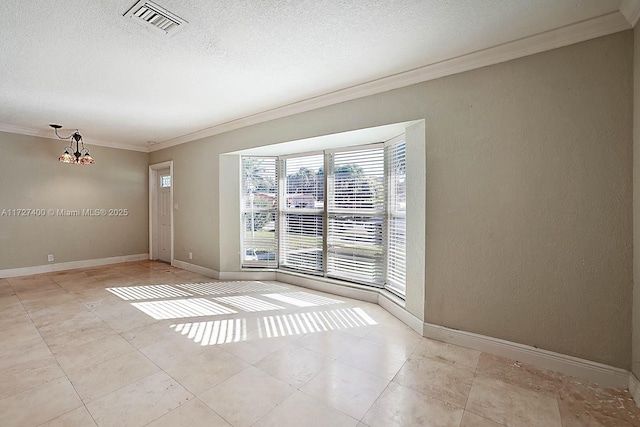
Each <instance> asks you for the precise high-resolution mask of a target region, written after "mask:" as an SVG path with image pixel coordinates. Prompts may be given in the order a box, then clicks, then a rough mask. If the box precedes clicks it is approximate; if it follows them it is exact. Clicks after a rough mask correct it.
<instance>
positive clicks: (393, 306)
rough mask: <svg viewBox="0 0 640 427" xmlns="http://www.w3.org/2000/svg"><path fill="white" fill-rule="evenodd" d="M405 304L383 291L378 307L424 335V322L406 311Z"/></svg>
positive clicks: (379, 296)
mask: <svg viewBox="0 0 640 427" xmlns="http://www.w3.org/2000/svg"><path fill="white" fill-rule="evenodd" d="M403 303H404V301H402V300H401V299H400V298H398V297H397V296H395V295H393V294H392V293H391V292H388V291H385V290H381V291H380V293H379V294H378V305H379V306H380V307H382V308H384V309H385V310H387V311H388V312H389V313H391V314H392V315H394V316H395V317H397V318H398V319H399V320H400V321H401V322H402V323H404V324H405V325H407V326H408V327H410V328H411V329H413V330H414V331H416V332H417V333H419V334H420V335H422V333H423V329H424V328H423V323H422V320H420V319H418V318H417V317H416V316H414V315H413V314H411V313H409V312H408V311H407V310H405V308H404V306H403Z"/></svg>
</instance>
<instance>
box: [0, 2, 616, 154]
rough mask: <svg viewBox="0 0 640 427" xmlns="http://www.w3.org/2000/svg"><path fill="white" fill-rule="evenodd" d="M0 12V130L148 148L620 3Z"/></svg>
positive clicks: (79, 5) (202, 5) (66, 7)
mask: <svg viewBox="0 0 640 427" xmlns="http://www.w3.org/2000/svg"><path fill="white" fill-rule="evenodd" d="M133 3H135V0H100V1H97V0H96V1H80V0H57V1H41V0H38V1H36V0H4V1H2V2H0V16H1V17H2V18H3V19H2V21H3V22H2V25H1V26H0V40H2V41H1V44H0V128H4V129H11V128H15V129H18V130H24V131H25V133H28V132H29V131H34V132H35V131H46V130H48V127H47V124H48V123H50V122H57V123H62V124H63V125H65V128H76V127H77V128H80V130H81V131H82V133H83V135H84V136H85V140H86V141H87V143H90V142H91V140H92V138H95V139H96V140H102V141H110V142H115V143H121V144H139V145H143V146H144V145H146V144H147V141H157V142H162V141H166V140H171V139H173V138H178V137H181V136H184V135H186V134H189V133H193V132H196V131H199V130H202V129H204V128H208V127H211V126H215V125H218V124H221V123H225V122H228V121H231V120H235V119H238V118H242V117H246V116H249V115H252V114H256V113H260V112H263V111H266V110H270V109H273V108H277V107H281V106H283V105H287V104H291V103H294V102H297V101H301V100H305V99H309V98H312V97H315V96H318V95H323V94H327V93H330V92H334V91H337V90H341V89H344V88H347V87H351V86H354V85H358V84H361V83H365V82H369V81H372V80H375V79H379V78H381V77H385V76H389V75H393V74H397V73H401V72H404V71H407V70H411V69H415V68H418V67H422V66H425V65H428V64H433V63H436V62H439V61H443V60H446V59H449V58H453V57H457V56H460V55H464V54H467V53H470V52H474V51H477V50H480V49H484V48H488V47H491V46H496V45H499V44H503V43H506V42H509V41H512V40H516V39H521V38H524V37H528V36H531V35H534V34H538V33H541V32H544V31H549V30H552V29H555V28H559V27H563V26H566V25H569V24H573V23H576V22H579V21H583V20H587V19H591V18H594V17H598V16H601V15H605V14H608V13H612V12H615V11H617V10H618V9H619V8H620V6H621V3H622V0H447V1H445V0H396V1H393V0H385V1H382V0H351V1H347V0H326V1H318V0H261V1H257V0H215V1H214V0H157V1H156V3H158V4H159V5H161V6H163V7H165V8H166V9H168V10H170V11H171V12H173V13H175V14H176V15H178V16H180V17H182V18H184V19H186V20H187V21H188V22H189V24H188V25H186V26H185V27H184V28H183V29H182V30H180V31H179V32H177V33H175V34H173V35H163V34H160V33H157V32H155V31H151V30H150V29H147V28H145V27H143V26H141V25H137V24H136V23H135V22H133V20H131V19H130V18H126V17H123V16H122V15H123V14H124V13H125V12H126V11H127V10H128V9H129V8H130V7H131V6H132V4H133Z"/></svg>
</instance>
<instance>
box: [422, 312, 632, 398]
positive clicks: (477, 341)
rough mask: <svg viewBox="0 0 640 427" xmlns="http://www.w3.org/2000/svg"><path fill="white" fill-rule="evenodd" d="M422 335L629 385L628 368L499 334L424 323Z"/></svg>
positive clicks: (619, 385)
mask: <svg viewBox="0 0 640 427" xmlns="http://www.w3.org/2000/svg"><path fill="white" fill-rule="evenodd" d="M423 336H425V337H427V338H432V339H435V340H438V341H443V342H446V343H449V344H455V345H459V346H462V347H467V348H472V349H474V350H478V351H482V352H485V353H490V354H495V355H497V356H502V357H506V358H509V359H514V360H518V361H521V362H524V363H529V364H531V365H534V366H538V367H540V368H543V369H549V370H552V371H556V372H561V373H563V374H567V375H571V376H573V377H577V378H582V379H585V380H588V381H591V382H594V383H596V384H599V385H601V386H604V387H615V388H622V389H626V388H627V387H628V386H629V371H627V370H625V369H620V368H615V367H613V366H608V365H604V364H602V363H598V362H592V361H590V360H585V359H580V358H577V357H573V356H567V355H565V354H560V353H555V352H553V351H548V350H542V349H539V348H535V347H531V346H528V345H524V344H518V343H514V342H510V341H505V340H501V339H498V338H492V337H487V336H484V335H478V334H474V333H471V332H465V331H459V330H455V329H449V328H445V327H444V326H438V325H433V324H430V323H426V322H425V323H424V332H423Z"/></svg>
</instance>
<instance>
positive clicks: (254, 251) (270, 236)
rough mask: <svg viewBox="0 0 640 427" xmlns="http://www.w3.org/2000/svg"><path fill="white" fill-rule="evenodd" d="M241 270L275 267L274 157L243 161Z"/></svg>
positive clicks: (276, 210) (276, 196)
mask: <svg viewBox="0 0 640 427" xmlns="http://www.w3.org/2000/svg"><path fill="white" fill-rule="evenodd" d="M241 203H242V205H241V207H242V266H243V267H268V268H275V267H277V266H278V257H277V255H276V254H277V250H276V249H277V247H278V238H277V236H278V232H277V227H276V224H277V222H278V221H277V216H278V168H277V159H276V158H275V157H243V158H242V201H241Z"/></svg>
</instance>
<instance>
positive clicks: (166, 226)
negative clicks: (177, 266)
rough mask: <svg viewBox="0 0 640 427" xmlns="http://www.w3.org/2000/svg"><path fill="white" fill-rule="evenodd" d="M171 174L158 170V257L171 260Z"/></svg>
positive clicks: (167, 170)
mask: <svg viewBox="0 0 640 427" xmlns="http://www.w3.org/2000/svg"><path fill="white" fill-rule="evenodd" d="M171 185H172V182H171V175H170V172H169V169H163V170H160V171H158V211H157V212H158V222H157V224H158V229H157V230H156V231H157V232H158V234H157V236H158V259H159V260H160V261H165V262H168V263H170V262H171Z"/></svg>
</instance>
